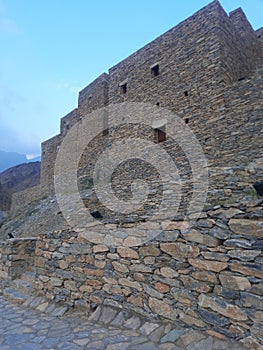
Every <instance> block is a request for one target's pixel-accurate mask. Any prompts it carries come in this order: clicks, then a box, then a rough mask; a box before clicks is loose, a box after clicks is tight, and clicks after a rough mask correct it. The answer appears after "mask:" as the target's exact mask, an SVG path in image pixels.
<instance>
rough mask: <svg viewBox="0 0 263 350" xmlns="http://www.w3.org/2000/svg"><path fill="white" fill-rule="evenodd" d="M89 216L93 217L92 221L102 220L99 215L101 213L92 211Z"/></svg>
mask: <svg viewBox="0 0 263 350" xmlns="http://www.w3.org/2000/svg"><path fill="white" fill-rule="evenodd" d="M90 215H91V216H93V217H94V219H102V218H103V216H102V215H101V213H100V212H99V211H93V212H91V213H90Z"/></svg>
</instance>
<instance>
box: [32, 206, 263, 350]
mask: <svg viewBox="0 0 263 350" xmlns="http://www.w3.org/2000/svg"><path fill="white" fill-rule="evenodd" d="M117 229H119V228H116V230H117ZM262 246H263V221H262V201H260V200H255V201H254V202H250V203H247V204H246V205H243V206H239V207H229V208H222V207H220V206H218V207H214V208H213V209H211V210H208V211H207V212H203V213H202V215H201V218H200V219H199V220H198V221H197V222H196V223H195V225H194V226H193V227H191V226H190V225H189V223H188V222H186V221H170V222H163V225H162V232H161V233H160V234H159V235H158V236H157V237H156V238H155V239H154V240H152V241H151V242H148V243H147V244H145V245H143V246H139V247H128V246H118V247H110V246H107V245H105V244H103V243H102V241H99V238H97V242H96V239H95V240H94V242H93V243H91V242H88V241H87V240H85V239H84V238H82V237H80V236H79V235H78V234H77V233H76V232H74V231H70V230H67V231H66V230H65V231H57V232H53V233H50V234H49V235H46V236H44V235H43V236H41V237H40V238H39V240H38V241H37V244H36V251H35V255H36V256H35V266H36V267H37V281H36V284H35V288H36V289H37V290H38V294H40V295H45V296H47V297H48V298H50V299H52V300H54V301H64V302H65V303H67V304H69V305H71V306H75V307H81V308H84V307H86V308H90V307H93V306H94V305H98V304H103V303H104V305H105V303H106V304H108V305H111V306H116V307H118V306H121V307H124V308H126V309H130V310H134V311H136V312H138V313H140V314H141V315H145V316H149V315H154V316H156V317H159V318H165V319H169V320H172V321H175V320H180V321H182V322H184V323H185V324H187V325H189V326H191V327H194V328H199V329H202V330H208V329H209V330H211V331H212V332H214V334H224V335H226V336H227V337H230V338H234V339H237V340H242V342H243V343H246V342H247V343H248V344H250V346H252V345H251V344H254V345H253V346H255V348H257V346H258V345H256V344H259V343H260V342H262V339H263V333H262V329H263V327H262V323H263V312H262V307H263V298H262V292H263V264H262V262H263V253H262Z"/></svg>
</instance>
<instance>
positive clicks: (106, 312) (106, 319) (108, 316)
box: [99, 306, 118, 324]
mask: <svg viewBox="0 0 263 350" xmlns="http://www.w3.org/2000/svg"><path fill="white" fill-rule="evenodd" d="M117 312H118V311H117V310H115V309H113V308H111V307H107V306H104V307H103V309H102V313H101V316H100V318H99V321H100V322H102V323H105V324H108V323H110V322H111V321H113V319H114V318H115V316H116V315H117Z"/></svg>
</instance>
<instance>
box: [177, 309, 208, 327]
mask: <svg viewBox="0 0 263 350" xmlns="http://www.w3.org/2000/svg"><path fill="white" fill-rule="evenodd" d="M179 319H180V321H182V322H184V323H185V324H189V325H191V326H197V327H201V328H203V327H205V326H206V324H205V323H204V322H203V321H202V320H200V319H199V318H195V317H193V316H192V315H187V314H185V313H184V312H182V311H180V312H179Z"/></svg>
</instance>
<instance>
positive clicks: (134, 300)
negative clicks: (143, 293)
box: [127, 295, 143, 307]
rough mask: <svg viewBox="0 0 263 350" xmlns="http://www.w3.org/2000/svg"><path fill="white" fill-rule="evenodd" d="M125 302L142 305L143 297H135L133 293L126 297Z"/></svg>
mask: <svg viewBox="0 0 263 350" xmlns="http://www.w3.org/2000/svg"><path fill="white" fill-rule="evenodd" d="M127 302H128V303H131V304H133V305H136V306H139V307H143V299H142V298H141V297H135V296H134V295H131V296H130V297H128V298H127Z"/></svg>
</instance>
